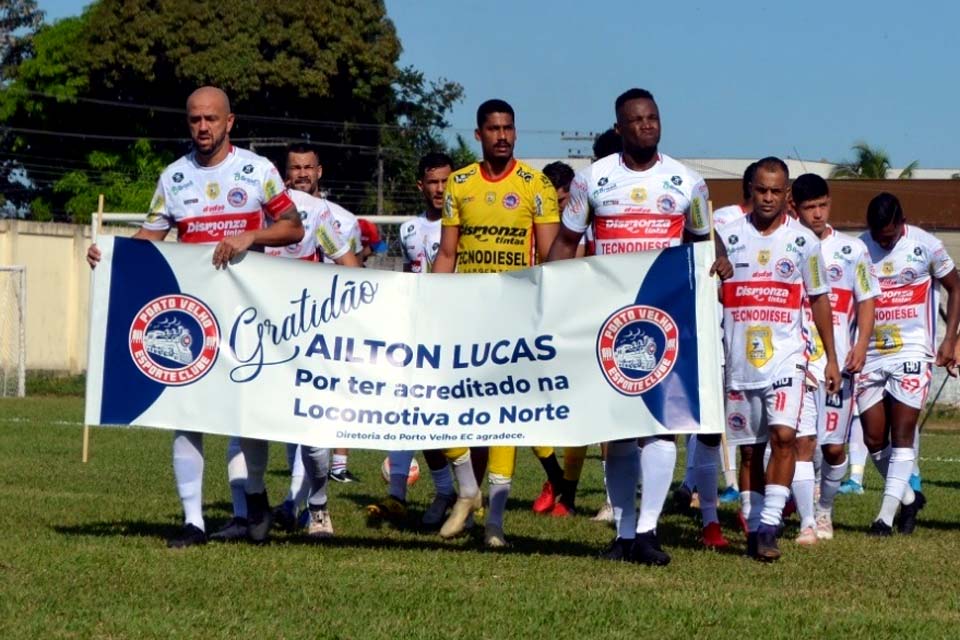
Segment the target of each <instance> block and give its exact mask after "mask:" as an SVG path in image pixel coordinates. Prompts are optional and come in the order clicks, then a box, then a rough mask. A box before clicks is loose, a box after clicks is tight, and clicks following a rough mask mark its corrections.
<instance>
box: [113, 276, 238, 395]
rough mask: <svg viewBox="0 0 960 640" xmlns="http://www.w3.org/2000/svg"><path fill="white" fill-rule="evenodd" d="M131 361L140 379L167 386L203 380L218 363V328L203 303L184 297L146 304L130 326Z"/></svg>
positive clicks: (172, 296) (167, 297)
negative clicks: (145, 378) (140, 375)
mask: <svg viewBox="0 0 960 640" xmlns="http://www.w3.org/2000/svg"><path fill="white" fill-rule="evenodd" d="M129 343H130V357H131V358H132V359H133V362H134V365H136V367H137V369H139V370H140V372H141V373H143V375H145V376H147V377H148V378H150V379H151V380H155V381H156V382H159V383H161V384H164V385H167V386H174V387H175V386H183V385H187V384H190V383H192V382H196V381H197V380H199V379H200V378H202V377H203V376H204V375H206V373H207V372H208V371H210V369H211V368H213V364H214V363H215V362H216V360H217V354H218V353H219V350H220V326H219V324H218V323H217V319H216V317H214V315H213V313H212V312H211V311H210V309H209V308H208V307H207V305H205V304H204V303H203V302H201V301H200V300H198V299H197V298H194V297H193V296H188V295H184V294H172V295H165V296H161V297H159V298H154V299H153V300H151V301H150V302H148V303H147V304H145V305H144V306H143V307H142V308H141V309H140V311H138V312H137V314H136V315H135V316H134V318H133V322H132V323H131V324H130V337H129Z"/></svg>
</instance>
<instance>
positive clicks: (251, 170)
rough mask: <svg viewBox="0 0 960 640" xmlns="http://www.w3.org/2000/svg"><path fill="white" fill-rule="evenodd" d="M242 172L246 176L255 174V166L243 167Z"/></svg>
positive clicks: (246, 165) (247, 165)
mask: <svg viewBox="0 0 960 640" xmlns="http://www.w3.org/2000/svg"><path fill="white" fill-rule="evenodd" d="M242 171H243V172H244V173H245V174H247V175H250V174H251V173H253V165H252V164H245V165H243V169H242Z"/></svg>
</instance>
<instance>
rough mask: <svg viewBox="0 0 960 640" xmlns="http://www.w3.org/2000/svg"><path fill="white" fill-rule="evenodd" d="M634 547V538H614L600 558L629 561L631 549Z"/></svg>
mask: <svg viewBox="0 0 960 640" xmlns="http://www.w3.org/2000/svg"><path fill="white" fill-rule="evenodd" d="M632 548H633V540H627V539H624V538H614V539H613V542H611V543H610V546H609V547H607V548H606V549H605V550H604V551H603V553H601V554H600V556H599V558H600V559H601V560H611V561H613V562H627V561H628V560H629V559H630V550H631V549H632Z"/></svg>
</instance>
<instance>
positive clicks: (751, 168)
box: [741, 162, 757, 200]
mask: <svg viewBox="0 0 960 640" xmlns="http://www.w3.org/2000/svg"><path fill="white" fill-rule="evenodd" d="M756 173H757V163H756V162H751V163H750V164H748V165H747V168H746V169H744V170H743V185H742V187H741V188H742V189H743V199H744V200H749V199H750V185H751V184H752V183H753V176H754V175H756Z"/></svg>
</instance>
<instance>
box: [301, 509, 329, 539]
mask: <svg viewBox="0 0 960 640" xmlns="http://www.w3.org/2000/svg"><path fill="white" fill-rule="evenodd" d="M307 535H308V536H310V537H311V538H312V539H314V540H323V539H325V538H332V537H333V520H331V519H330V512H329V511H327V510H326V509H310V524H308V525H307Z"/></svg>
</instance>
